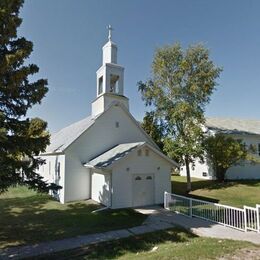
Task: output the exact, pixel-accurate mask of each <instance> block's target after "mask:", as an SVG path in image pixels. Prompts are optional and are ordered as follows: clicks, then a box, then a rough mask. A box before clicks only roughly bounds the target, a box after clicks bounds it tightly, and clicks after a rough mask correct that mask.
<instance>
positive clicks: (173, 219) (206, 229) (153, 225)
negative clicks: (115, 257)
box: [0, 207, 260, 259]
mask: <svg viewBox="0 0 260 260" xmlns="http://www.w3.org/2000/svg"><path fill="white" fill-rule="evenodd" d="M136 210H137V211H138V212H141V213H143V214H147V215H149V216H148V218H147V219H146V220H145V222H144V223H143V225H141V226H138V227H133V228H129V229H121V230H115V231H109V232H104V233H98V234H91V235H85V236H78V237H74V238H67V239H63V240H57V241H50V242H43V243H39V244H35V245H28V246H19V247H11V248H7V249H4V250H0V259H22V258H26V257H34V256H39V255H43V254H48V253H54V252H59V251H64V250H69V249H74V248H78V247H81V246H87V245H90V244H95V243H100V242H105V241H111V240H116V239H120V238H126V237H130V236H134V235H140V234H144V233H149V232H154V231H158V230H163V229H168V228H172V227H174V226H182V227H184V228H185V229H187V230H190V231H191V232H193V233H195V234H196V235H198V236H205V237H215V238H219V239H225V238H227V239H234V240H245V241H249V242H252V243H255V244H259V245H260V234H257V233H254V232H247V233H245V232H242V231H238V230H235V229H232V228H227V227H224V226H221V225H218V224H215V223H211V222H208V221H205V220H202V219H198V218H189V217H186V216H183V215H180V214H175V213H172V212H170V211H168V210H165V209H163V208H160V207H146V208H140V209H136Z"/></svg>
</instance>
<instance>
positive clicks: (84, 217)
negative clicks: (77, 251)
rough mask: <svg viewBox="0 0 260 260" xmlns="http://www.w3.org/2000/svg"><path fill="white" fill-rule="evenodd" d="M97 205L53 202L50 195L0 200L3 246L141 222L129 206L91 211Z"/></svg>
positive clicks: (1, 246) (1, 244)
mask: <svg viewBox="0 0 260 260" xmlns="http://www.w3.org/2000/svg"><path fill="white" fill-rule="evenodd" d="M99 207H100V206H99V205H98V204H90V203H89V204H88V203H87V202H84V201H83V202H78V203H68V204H65V205H62V204H60V203H59V202H56V201H54V200H53V199H51V198H50V197H49V196H48V195H35V196H29V197H24V198H5V199H0V212H1V215H0V227H1V229H0V248H4V247H7V246H16V245H23V244H33V243H37V242H41V241H49V240H56V239H62V238H67V237H73V236H77V235H83V234H90V233H97V232H103V231H109V230H113V229H121V228H126V227H133V226H136V225H140V224H141V223H142V222H143V221H144V219H145V218H146V216H144V215H142V214H140V213H137V212H135V211H133V210H130V209H124V210H107V211H102V212H96V213H91V212H92V211H93V210H95V209H97V208H99Z"/></svg>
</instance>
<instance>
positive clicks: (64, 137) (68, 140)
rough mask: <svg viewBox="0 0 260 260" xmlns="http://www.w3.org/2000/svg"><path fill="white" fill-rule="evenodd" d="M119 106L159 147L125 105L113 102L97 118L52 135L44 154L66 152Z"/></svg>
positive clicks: (87, 119) (151, 141) (84, 120)
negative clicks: (101, 118) (106, 114)
mask: <svg viewBox="0 0 260 260" xmlns="http://www.w3.org/2000/svg"><path fill="white" fill-rule="evenodd" d="M113 106H117V107H121V108H122V110H123V111H124V112H125V113H126V115H127V116H128V117H129V118H130V119H131V120H132V121H133V123H134V124H135V125H136V126H137V127H138V128H139V130H140V131H141V132H142V133H143V134H144V136H145V137H146V138H147V139H148V140H149V142H150V143H151V144H152V145H153V146H154V147H156V148H157V149H159V148H158V146H157V145H156V144H155V142H154V141H153V140H152V138H151V137H150V136H149V135H148V134H147V133H146V132H145V131H144V130H143V128H142V127H141V125H140V124H139V122H137V121H136V120H135V118H134V117H133V116H132V115H131V113H130V112H129V111H128V110H127V109H126V108H125V107H124V105H122V104H120V103H119V102H113V103H111V105H110V106H109V107H108V108H107V109H106V110H105V111H104V112H103V113H101V114H99V115H98V116H96V117H92V116H88V117H86V118H84V119H82V120H80V121H78V122H76V123H73V124H71V125H69V126H67V127H65V128H63V129H61V130H60V131H59V132H57V133H55V134H53V135H51V140H50V145H49V146H48V147H47V148H46V151H45V152H44V153H42V154H43V155H44V154H46V155H47V154H53V153H60V152H64V150H65V149H66V148H67V147H69V146H70V145H71V144H72V143H73V142H74V141H75V140H76V139H78V138H79V137H80V136H81V135H82V134H83V133H84V132H85V131H87V130H88V129H89V128H90V127H91V126H92V125H93V124H94V123H95V121H96V120H98V118H100V117H101V116H103V115H105V113H106V112H107V111H108V110H110V109H111V107H113Z"/></svg>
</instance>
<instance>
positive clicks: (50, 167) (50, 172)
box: [49, 162, 51, 175]
mask: <svg viewBox="0 0 260 260" xmlns="http://www.w3.org/2000/svg"><path fill="white" fill-rule="evenodd" d="M49 175H51V162H49Z"/></svg>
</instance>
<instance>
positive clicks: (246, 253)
mask: <svg viewBox="0 0 260 260" xmlns="http://www.w3.org/2000/svg"><path fill="white" fill-rule="evenodd" d="M241 259H247V260H260V248H243V249H240V250H237V251H236V252H234V253H233V254H229V255H225V256H222V257H220V258H219V260H241Z"/></svg>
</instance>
